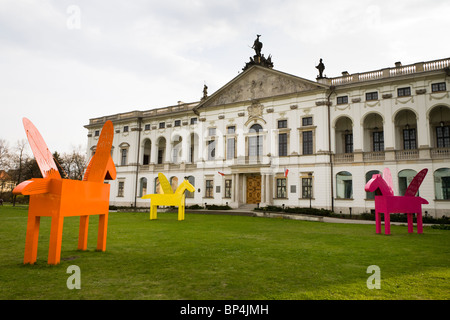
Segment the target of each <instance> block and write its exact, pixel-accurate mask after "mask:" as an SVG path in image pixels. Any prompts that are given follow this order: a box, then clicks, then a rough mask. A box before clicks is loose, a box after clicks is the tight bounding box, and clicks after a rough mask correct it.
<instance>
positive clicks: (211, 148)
mask: <svg viewBox="0 0 450 320" xmlns="http://www.w3.org/2000/svg"><path fill="white" fill-rule="evenodd" d="M206 144H207V147H208V160H214V159H215V158H216V141H215V140H209V141H207V142H206Z"/></svg>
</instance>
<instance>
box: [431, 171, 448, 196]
mask: <svg viewBox="0 0 450 320" xmlns="http://www.w3.org/2000/svg"><path fill="white" fill-rule="evenodd" d="M434 192H435V196H436V200H450V169H449V168H440V169H437V170H436V171H435V172H434Z"/></svg>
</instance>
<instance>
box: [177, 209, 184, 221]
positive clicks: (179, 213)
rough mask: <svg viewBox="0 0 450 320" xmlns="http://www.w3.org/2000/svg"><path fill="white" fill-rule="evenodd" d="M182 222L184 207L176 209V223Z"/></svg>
mask: <svg viewBox="0 0 450 320" xmlns="http://www.w3.org/2000/svg"><path fill="white" fill-rule="evenodd" d="M181 220H184V206H183V205H180V206H179V207H178V221H181Z"/></svg>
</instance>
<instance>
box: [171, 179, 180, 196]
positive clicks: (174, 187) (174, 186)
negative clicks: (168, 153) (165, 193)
mask: <svg viewBox="0 0 450 320" xmlns="http://www.w3.org/2000/svg"><path fill="white" fill-rule="evenodd" d="M170 186H171V187H172V190H173V192H175V191H176V190H177V188H178V178H177V177H171V178H170Z"/></svg>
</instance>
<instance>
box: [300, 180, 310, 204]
mask: <svg viewBox="0 0 450 320" xmlns="http://www.w3.org/2000/svg"><path fill="white" fill-rule="evenodd" d="M302 198H305V199H311V198H312V178H302Z"/></svg>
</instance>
